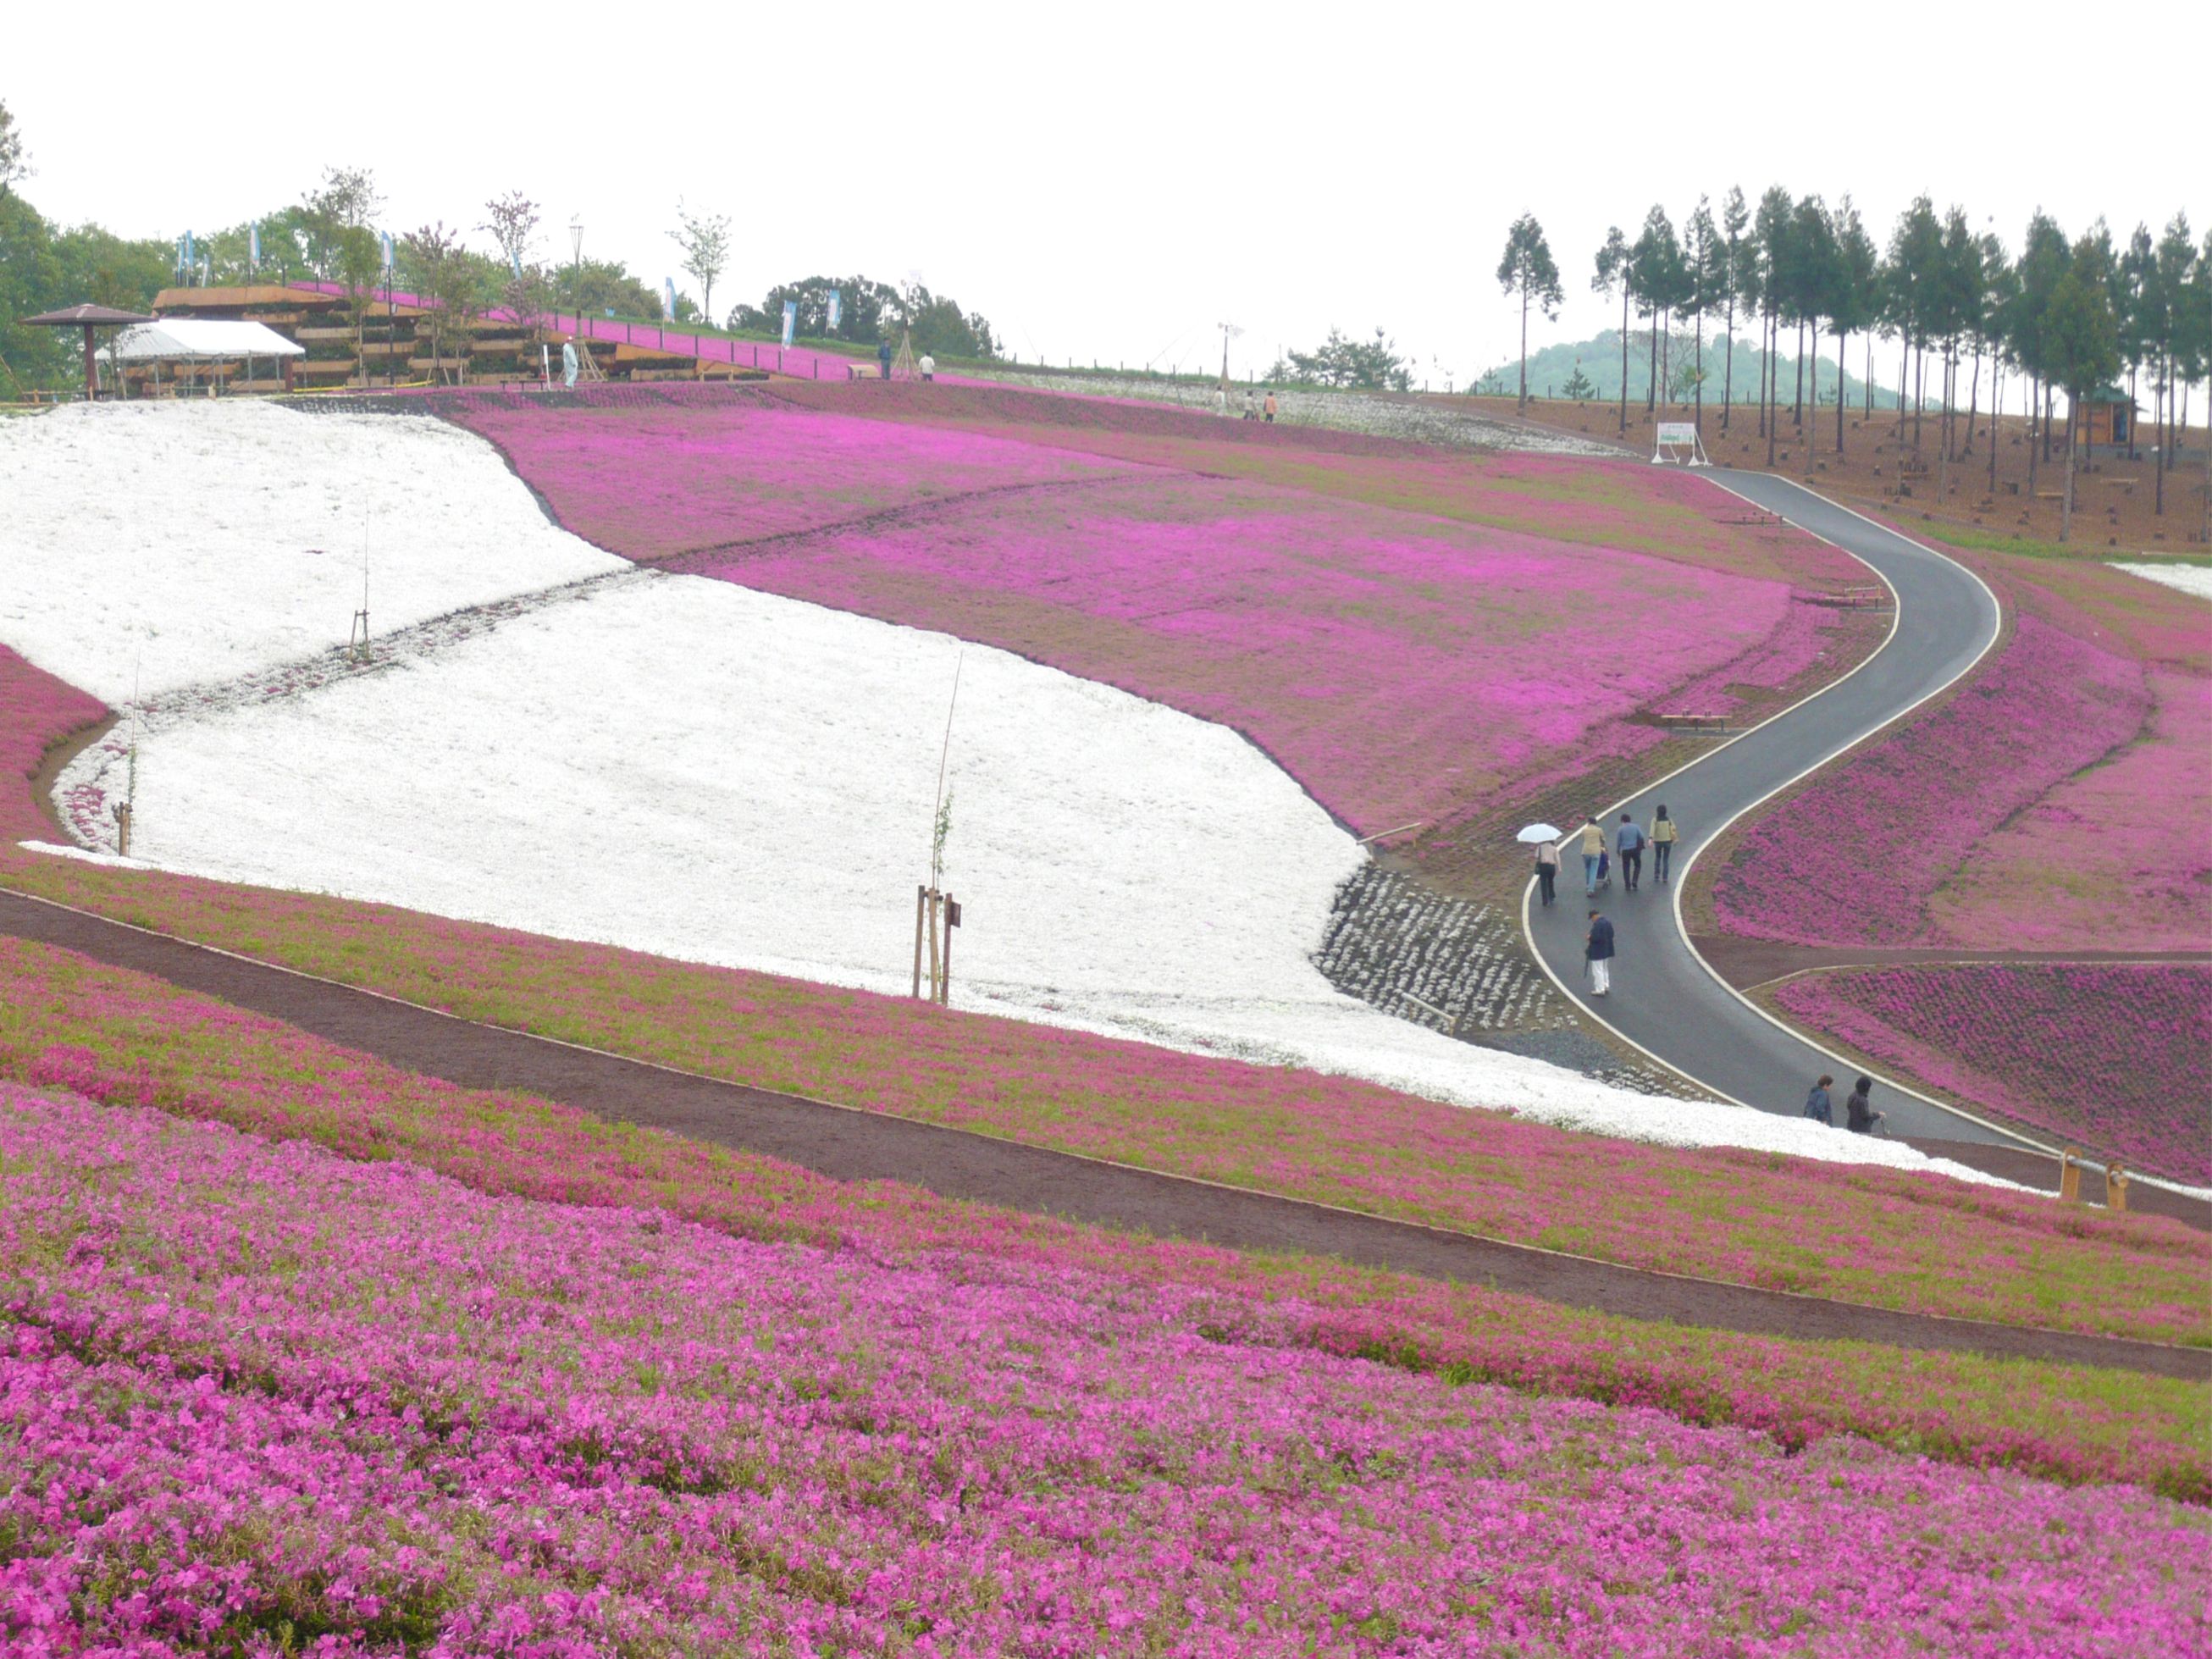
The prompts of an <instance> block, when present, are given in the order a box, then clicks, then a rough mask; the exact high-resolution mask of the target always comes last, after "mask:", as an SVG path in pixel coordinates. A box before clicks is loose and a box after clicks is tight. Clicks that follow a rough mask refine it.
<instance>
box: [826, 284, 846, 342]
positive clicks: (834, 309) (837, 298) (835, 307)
mask: <svg viewBox="0 0 2212 1659" xmlns="http://www.w3.org/2000/svg"><path fill="white" fill-rule="evenodd" d="M844 316H845V296H844V295H843V293H842V292H841V291H840V290H838V289H834V288H833V289H830V290H829V331H830V332H831V333H832V334H835V333H836V331H837V325H838V324H839V323H840V322H842V321H843V320H844Z"/></svg>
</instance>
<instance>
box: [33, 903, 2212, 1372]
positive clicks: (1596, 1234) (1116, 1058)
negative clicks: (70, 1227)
mask: <svg viewBox="0 0 2212 1659" xmlns="http://www.w3.org/2000/svg"><path fill="white" fill-rule="evenodd" d="M73 867H74V866H73ZM441 937H442V939H444V941H445V945H444V948H443V949H442V950H441V951H438V952H437V954H436V957H435V966H434V968H433V969H432V971H433V972H434V973H435V975H437V976H438V977H439V978H440V979H446V978H447V977H449V976H450V977H452V978H456V979H458V980H459V982H461V983H464V984H466V985H469V986H471V987H480V986H492V987H498V986H501V984H503V982H504V981H506V980H507V977H508V975H510V974H511V972H512V969H511V966H510V965H509V963H507V961H505V960H504V959H503V958H502V957H499V956H495V955H493V954H491V953H489V952H488V951H484V950H483V948H482V946H483V943H484V940H483V939H482V937H481V936H480V935H477V934H473V933H470V932H468V931H467V930H465V929H463V928H459V927H455V928H453V930H451V931H449V932H447V933H443V934H442V935H441ZM238 942H239V943H241V944H243V943H247V942H248V941H246V940H239V941H238ZM538 943H539V944H540V945H541V948H545V949H553V948H554V947H550V946H544V945H543V942H538ZM302 965H303V966H306V967H307V968H308V969H310V971H317V972H321V971H325V970H327V969H331V968H332V967H336V966H338V965H339V963H338V962H337V961H334V960H328V959H324V958H319V957H318V958H309V959H307V960H306V961H304V962H303V963H302ZM547 966H548V967H549V968H550V970H551V973H552V976H553V979H554V982H555V983H556V984H557V985H558V986H559V987H561V989H562V993H563V994H564V995H565V996H566V997H568V999H570V1000H574V1001H575V1002H576V1003H577V1004H578V1006H581V1007H582V1008H584V1009H586V1010H587V1011H589V1013H590V1017H589V1018H584V1019H575V1018H564V1019H559V1020H553V1021H547V1020H545V1019H544V1018H534V1017H533V1014H532V1011H531V1010H530V1008H529V1006H527V1005H524V1006H517V1005H515V1004H513V1003H512V1002H509V1001H507V1000H503V999H501V998H497V997H494V998H489V999H483V1000H479V999H477V998H473V997H472V998H465V999H462V1000H458V1001H456V1000H453V999H450V998H447V999H441V998H439V997H438V996H437V995H436V993H435V986H432V985H428V984H423V983H415V982H409V981H386V983H387V984H389V985H391V986H392V988H394V989H396V990H398V991H399V992H400V993H401V994H412V995H414V996H416V997H417V998H424V997H427V998H428V1000H429V1001H430V1003H431V1005H432V1006H446V1007H447V1008H448V1009H449V1011H450V1012H455V1013H459V1014H460V1015H462V1016H463V1017H465V1018H479V1019H487V1020H489V1021H491V1022H492V1023H495V1024H521V1025H524V1026H526V1027H535V1028H537V1029H540V1030H544V1031H546V1032H547V1034H549V1035H551V1036H557V1037H560V1038H562V1039H563V1040H566V1041H570V1042H582V1043H586V1044H588V1045H590V1046H592V1047H595V1048H613V1049H615V1050H617V1051H620V1052H629V1053H635V1054H641V1056H642V1057H644V1058H647V1059H651V1060H658V1061H660V1062H661V1063H664V1064H671V1065H675V1066H682V1067H684V1069H686V1070H691V1071H696V1072H700V1073H705V1074H708V1075H714V1076H726V1077H731V1078H733V1079H738V1080H740V1081H748V1082H752V1083H757V1084H760V1085H764V1086H768V1087H772V1088H778V1089H783V1090H787V1091H793V1092H796V1093H800V1094H805V1095H811V1096H813V1097H817V1098H823V1097H826V1098H829V1099H834V1100H837V1101H840V1102H842V1103H847V1104H851V1105H858V1106H862V1107H866V1108H867V1109H872V1110H878V1111H885V1112H894V1113H897V1114H899V1115H902V1116H907V1117H910V1118H915V1119H920V1120H922V1121H933V1122H939V1123H945V1124H948V1125H951V1126H952V1127H960V1128H964V1129H969V1130H972V1131H975V1132H978V1133H995V1134H1005V1135H1010V1136H1012V1137H1013V1138H1015V1139H1020V1140H1023V1141H1025V1142H1028V1143H1030V1144H1036V1145H1042V1146H1052V1147H1054V1148H1057V1149H1059V1150H1061V1151H1065V1152H1075V1153H1078V1154H1081V1155H1085V1156H1090V1157H1094V1158H1106V1159H1110V1160H1113V1161H1115V1162H1121V1163H1127V1164H1139V1165H1144V1166H1146V1167H1151V1168H1156V1169H1164V1170H1171V1171H1175V1172H1177V1173H1181V1174H1187V1175H1193V1176H1200V1177H1203V1178H1206V1179H1211V1180H1215V1181H1220V1182H1227V1183H1230V1184H1232V1185H1236V1186H1240V1187H1247V1188H1257V1189H1259V1190H1262V1191H1270V1192H1278V1193H1283V1194H1288V1195H1291V1196H1295V1197H1303V1198H1310V1199H1314V1200H1319V1201H1321V1202H1324V1203H1332V1204H1340V1205H1346V1206H1351V1207H1353V1208H1357V1209H1361V1210H1366V1211H1370V1212H1376V1213H1380V1214H1383V1215H1389V1216H1395V1217H1400V1218H1406V1219H1408V1220H1413V1221H1418V1222H1422V1223H1425V1224H1428V1225H1437V1226H1444V1227H1451V1228H1456V1229H1459V1230H1462V1231H1468V1232H1474V1233H1478V1234H1481V1235H1483V1236H1486V1237H1497V1238H1504V1239H1508V1240H1510V1241H1513V1242H1516V1243H1528V1244H1534V1245H1539V1246H1541V1247H1543V1248H1546V1249H1559V1250H1566V1251H1571V1252H1573V1253H1575V1254H1577V1255H1588V1256H1592V1257H1596V1258H1600V1259H1603V1260H1607V1261H1620V1262H1622V1263H1624V1264H1626V1265H1629V1266H1633V1267H1650V1268H1656V1269H1660V1270H1662V1271H1667V1272H1674V1273H1691V1274H1695V1275H1699V1276H1702V1277H1705V1278H1711V1279H1721V1280H1724V1281H1727V1282H1729V1283H1736V1284H1747V1285H1759V1286H1762V1287H1765V1288H1768V1289H1774V1290H1785V1291H1802V1292H1807V1293H1811V1294H1815V1295H1822V1296H1832V1297H1840V1298H1842V1299H1844V1300H1848V1301H1855V1302H1863V1303H1868V1304H1874V1305H1876V1306H1881V1307H1889V1308H1896V1309H1899V1310H1907V1311H1913V1312H1926V1313H1938V1314H1946V1315H1951V1316H1962V1317H1968V1318H1981V1319H1991V1320H1996V1321H2000V1322H2006V1323H2012V1324H2028V1325H2051V1326H2057V1327H2059V1328H2067V1329H2074V1330H2082V1331H2090V1332H2106V1333H2109V1334H2114V1335H2123V1336H2134V1337H2144V1338H2149V1339H2152V1340H2165V1341H2206V1340H2212V1322H2209V1321H2208V1316H2207V1310H2206V1309H2205V1308H2204V1307H2203V1298H2202V1297H2199V1296H2197V1294H2196V1292H2197V1287H2198V1286H2199V1285H2201V1283H2202V1280H2203V1275H2204V1273H2205V1272H2206V1263H2207V1260H2208V1249H2212V1246H2208V1241H2207V1240H2206V1239H2205V1237H2204V1236H2203V1234H2201V1233H2198V1232H2197V1231H2193V1230H2191V1229H2190V1228H2187V1227H2185V1226H2182V1225H2180V1224H2179V1223H2176V1222H2172V1221H2167V1220H2165V1219H2162V1218H2155V1217H2133V1218H2106V1217H2096V1218H2085V1217H2084V1216H2083V1214H2082V1213H2081V1212H2079V1211H2074V1210H2069V1209H2066V1208H2063V1207H2062V1206H2058V1205H2056V1204H2054V1203H2051V1201H2049V1200H2045V1199H2043V1198H2039V1197H2036V1196H2033V1195H2029V1194H2018V1193H2013V1192H2008V1191H2006V1190H2003V1189H2001V1188H1990V1187H1986V1186H1981V1185H1978V1184H1970V1183H1966V1182H1958V1181H1953V1180H1950V1179H1948V1178H1945V1177H1942V1176H1917V1175H1911V1174H1906V1173H1904V1172H1900V1171H1893V1170H1882V1169H1879V1168H1874V1167H1870V1166H1866V1165H1850V1164H1822V1163H1818V1162H1814V1161H1811V1160H1806V1159H1796V1158H1790V1159H1776V1158H1767V1157H1765V1155H1763V1154H1758V1153H1751V1152H1730V1151H1724V1150H1723V1151H1714V1152H1696V1151H1686V1150H1680V1149H1672V1148H1665V1147H1656V1146H1643V1145H1639V1144H1637V1143H1635V1142H1631V1141H1624V1140H1619V1139H1610V1138H1607V1137H1597V1136H1587V1135H1577V1134H1571V1133H1565V1132H1563V1131H1560V1130H1557V1129H1553V1128H1550V1127H1546V1126H1543V1125H1540V1124H1533V1123H1526V1122H1522V1121H1516V1120H1514V1119H1512V1118H1510V1117H1504V1116H1502V1115H1494V1114H1489V1113H1473V1112H1468V1111H1467V1110H1464V1109H1460V1108H1456V1107H1449V1106H1442V1105H1438V1104H1437V1103H1433V1102H1430V1101H1421V1100H1414V1099H1410V1098H1408V1097H1404V1096H1399V1095H1393V1094H1391V1093H1390V1092H1389V1091H1386V1090H1383V1089H1379V1088H1376V1087H1374V1086H1372V1085H1364V1084H1359V1083H1356V1082H1352V1081H1349V1080H1347V1079H1341V1078H1329V1077H1324V1076H1321V1075H1318V1074H1316V1073H1304V1072H1297V1071H1292V1070H1289V1069H1286V1068H1281V1067H1271V1066H1246V1065H1242V1064H1239V1063H1238V1062H1237V1061H1233V1060H1216V1059H1210V1058H1205V1057H1201V1056H1197V1055H1186V1054H1170V1053H1166V1052H1164V1051H1162V1050H1160V1049H1158V1048H1149V1047H1147V1046H1146V1045H1144V1044H1141V1043H1134V1042H1115V1041H1112V1040H1109V1039H1105V1038H1100V1037H1095V1036H1087V1035H1084V1034H1081V1033H1073V1032H1058V1031H1052V1030H1047V1029H1045V1028H1041V1027H1037V1026H1034V1025H1030V1024H1023V1023H1020V1022H1017V1021H1011V1020H997V1019H991V1018H987V1017H981V1016H960V1017H958V1018H957V1020H956V1021H953V1022H951V1023H949V1024H948V1022H946V1021H945V1019H943V1018H933V1017H931V1015H930V1014H929V1013H928V1012H926V1011H921V1010H918V1009H917V1008H916V1007H915V1005H913V1004H911V1003H909V1002H907V1001H904V1000H901V999H897V998H890V997H871V996H868V995H866V994H863V993H859V992H833V991H827V990H823V989H821V988H819V987H808V986H805V985H802V984H799V983H798V982H796V981H778V980H773V979H770V978H769V977H768V976H766V975H746V976H744V977H742V978H739V979H737V980H735V981H730V980H727V979H724V978H720V977H718V976H715V975H713V974H712V973H711V972H710V971H704V970H685V969H672V968H670V967H667V966H666V965H659V971H656V964H653V963H652V961H651V959H650V958H638V957H623V956H621V955H620V954H619V953H612V954H609V953H601V952H599V951H596V950H595V949H594V948H593V947H574V946H561V947H557V951H556V954H555V955H554V957H552V960H551V961H550V963H548V964H547ZM610 970H611V971H610ZM732 991H735V992H737V993H739V994H737V995H732ZM670 1009H678V1010H683V1011H685V1012H690V1013H692V1015H693V1018H694V1019H695V1020H696V1021H697V1022H698V1023H697V1024H691V1023H690V1022H684V1023H673V1022H671V1024H668V1025H666V1026H665V1027H663V1026H662V1025H661V1024H659V1022H660V1021H661V1020H663V1019H666V1018H667V1014H666V1013H665V1012H659V1011H664V1010H670ZM256 1056H258V1060H257V1059H256V1058H255V1057H256ZM8 1073H12V1074H14V1075H16V1076H19V1077H23V1078H27V1079H31V1080H33V1081H38V1082H48V1083H55V1084H58V1085H63V1086H65V1087H69V1088H70V1089H73V1090H75V1091H77V1092H79V1093H84V1094H90V1095H93V1096H95V1097H99V1098H102V1099H106V1098H110V1097H114V1098H119V1099H124V1100H128V1101H133V1102H136V1103H140V1104H149V1105H150V1104H163V1105H167V1106H170V1107H172V1108H173V1109H178V1110H183V1111H188V1112H193V1113H198V1114H203V1115H204V1114H210V1113H211V1114H213V1115H221V1116H223V1117H225V1118H226V1119H227V1120H228V1121H234V1122H237V1123H239V1124H240V1125H241V1126H242V1127H249V1128H252V1129H254V1130H256V1131H258V1132H260V1133H296V1132H297V1130H296V1128H294V1127H289V1126H293V1125H295V1123H297V1122H299V1121H306V1122H309V1123H313V1124H316V1125H319V1126H322V1127H318V1128H316V1129H315V1130H314V1133H317V1134H318V1135H319V1136H320V1137H323V1138H325V1139H326V1141H327V1144H330V1145H331V1146H336V1147H337V1148H338V1149H339V1150H340V1151H343V1152H346V1153H347V1154H348V1155H349V1156H353V1157H381V1156H386V1155H389V1153H390V1152H391V1151H392V1148H393V1146H394V1145H395V1143H394V1142H393V1141H392V1133H394V1131H393V1130H392V1127H390V1120H392V1119H395V1118H396V1117H397V1116H398V1115H399V1112H398V1107H397V1106H396V1105H394V1104H392V1103H391V1102H390V1101H388V1100H386V1098H385V1095H386V1093H388V1092H389V1091H395V1090H402V1089H404V1088H405V1087H411V1086H412V1085H411V1083H409V1082H408V1080H407V1079H405V1078H404V1074H398V1073H391V1072H390V1071H389V1070H388V1068H387V1069H385V1070H380V1071H379V1072H378V1073H377V1075H379V1076H381V1077H383V1078H385V1079H386V1081H385V1082H384V1083H383V1084H382V1085H380V1091H382V1092H380V1093H378V1094H377V1095H375V1096H374V1097H371V1096H370V1095H369V1094H368V1093H366V1092H364V1091H367V1090H368V1083H367V1081H366V1075H365V1074H364V1073H362V1071H361V1070H360V1069H358V1067H357V1066H356V1062H355V1061H354V1060H352V1059H350V1058H348V1057H346V1056H344V1055H343V1054H342V1053H339V1052H337V1051H331V1050H328V1049H327V1048H325V1047H324V1046H322V1045H319V1044H316V1043H314V1042H313V1041H312V1040H309V1039H307V1038H305V1037H303V1036H301V1034H299V1033H297V1032H293V1031H290V1030H287V1029H286V1028H284V1027H283V1026H281V1025H277V1024H274V1023H273V1022H270V1021H266V1020H261V1019H258V1018H255V1017H253V1016H250V1015H246V1014H242V1013H240V1012H238V1011H236V1010H234V1009H228V1008H226V1007H224V1006H222V1005H220V1004H216V1003H210V1002H206V1001H204V1000H201V999H198V998H194V997H191V996H188V995H185V994H181V993H179V992H177V991H175V990H173V989H172V988H170V987H165V986H162V985H161V984H160V983H159V982H158V981H149V980H146V979H144V978H143V977H142V976H139V975H131V974H127V973H124V972H121V971H120V970H115V969H102V968H97V967H94V966H93V965H91V964H88V963H83V962H82V960H81V959H79V958H76V957H71V956H70V955H69V954H68V953H66V952H59V951H52V950H49V949H46V948H44V947H40V946H36V945H27V944H24V943H21V942H19V941H15V940H9V939H0V1074H8ZM268 1075H273V1076H276V1077H279V1078H283V1079H287V1081H286V1082H285V1083H284V1084H283V1085H282V1086H280V1087H278V1088H276V1089H275V1090H273V1091H272V1090H271V1089H270V1087H269V1086H268V1085H267V1084H266V1083H265V1082H264V1080H263V1079H264V1076H268ZM302 1076H305V1077H310V1078H315V1079H321V1080H320V1081H319V1082H318V1083H317V1084H316V1085H315V1087H314V1088H313V1089H312V1090H309V1091H307V1093H306V1094H304V1095H303V1094H301V1092H300V1090H299V1089H298V1088H296V1087H295V1082H294V1080H295V1079H298V1078H300V1077H302ZM118 1090H120V1091H121V1092H120V1093H119V1094H118V1093H117V1092H116V1091H118ZM435 1104H437V1106H438V1108H439V1110H440V1111H441V1112H443V1111H444V1110H446V1109H447V1108H448V1107H449V1106H450V1103H449V1102H447V1100H446V1098H445V1097H443V1096H438V1097H435ZM380 1126H381V1127H380ZM439 1144H440V1145H441V1146H442V1145H443V1142H442V1141H441V1142H440V1143H439ZM410 1156H415V1157H418V1158H428V1156H429V1155H428V1153H427V1152H421V1151H417V1152H414V1153H410ZM440 1156H441V1157H442V1156H443V1154H442V1153H441V1155H440ZM440 1167H441V1168H447V1167H449V1166H448V1165H446V1164H442V1163H441V1164H440ZM475 1167H476V1166H475V1165H473V1164H471V1169H473V1168H475ZM518 1167H521V1166H518ZM528 1167H531V1168H533V1169H538V1168H541V1167H550V1166H541V1165H540V1164H538V1162H537V1161H535V1160H532V1161H531V1162H530V1164H529V1165H528ZM468 1178H471V1179H474V1178H476V1177H475V1176H469V1177H468ZM500 1178H501V1179H511V1178H513V1177H512V1175H511V1174H510V1175H508V1176H501V1177H500ZM520 1190H526V1191H528V1192H529V1193H530V1194H532V1195H534V1196H540V1197H563V1198H566V1197H574V1196H576V1195H577V1194H578V1192H579V1190H580V1189H576V1188H567V1187H560V1186H556V1187H550V1188H545V1187H532V1188H526V1189H520ZM593 1190H596V1189H593ZM808 1225H813V1224H812V1223H811V1222H810V1223H809V1224H808Z"/></svg>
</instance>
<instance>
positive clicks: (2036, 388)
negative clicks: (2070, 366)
mask: <svg viewBox="0 0 2212 1659" xmlns="http://www.w3.org/2000/svg"><path fill="white" fill-rule="evenodd" d="M2042 410H2043V377H2042V376H2041V375H2040V374H2037V375H2033V376H2032V377H2030V379H2029V380H2028V383H2027V494H2028V508H2029V510H2030V511H2031V512H2033V510H2034V507H2035V499H2034V498H2035V451H2036V446H2037V444H2038V442H2039V439H2038V436H2037V434H2038V432H2039V428H2038V426H2037V424H2036V422H2038V421H2039V419H2040V418H2041V416H2042Z"/></svg>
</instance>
